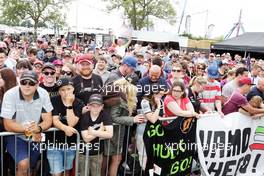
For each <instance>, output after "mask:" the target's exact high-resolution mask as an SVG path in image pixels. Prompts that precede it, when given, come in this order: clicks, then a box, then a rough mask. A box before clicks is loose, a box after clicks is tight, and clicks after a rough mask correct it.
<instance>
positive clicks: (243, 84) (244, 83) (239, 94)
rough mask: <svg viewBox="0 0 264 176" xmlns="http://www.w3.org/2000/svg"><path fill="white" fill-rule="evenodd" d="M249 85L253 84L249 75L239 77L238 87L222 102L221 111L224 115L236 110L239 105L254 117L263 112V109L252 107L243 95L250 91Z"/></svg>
mask: <svg viewBox="0 0 264 176" xmlns="http://www.w3.org/2000/svg"><path fill="white" fill-rule="evenodd" d="M251 85H253V84H252V82H251V79H250V78H249V77H242V78H240V79H239V81H238V89H237V90H235V91H234V92H233V93H232V95H231V96H230V98H229V99H228V100H227V102H226V103H225V104H224V107H223V113H224V114H225V115H227V114H229V113H232V112H238V110H239V108H240V107H241V108H242V109H244V110H245V111H247V112H248V113H250V114H251V115H253V116H252V117H256V116H257V115H258V114H262V113H264V109H257V108H254V107H252V106H251V105H250V104H249V103H248V101H247V98H246V97H245V95H246V94H247V93H248V92H249V91H250V88H251Z"/></svg>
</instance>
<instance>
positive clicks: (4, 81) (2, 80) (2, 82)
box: [0, 68, 17, 175]
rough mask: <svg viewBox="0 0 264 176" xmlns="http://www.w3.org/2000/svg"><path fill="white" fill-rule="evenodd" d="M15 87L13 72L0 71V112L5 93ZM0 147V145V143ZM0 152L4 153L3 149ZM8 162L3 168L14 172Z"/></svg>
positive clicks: (0, 123) (12, 164) (1, 127)
mask: <svg viewBox="0 0 264 176" xmlns="http://www.w3.org/2000/svg"><path fill="white" fill-rule="evenodd" d="M16 85H17V79H16V75H15V73H14V72H13V70H12V69H9V68H2V69H0V112H1V106H2V101H3V97H4V94H5V92H7V91H8V90H9V89H11V88H13V87H15V86H16ZM2 131H4V125H3V120H2V117H1V118H0V132H2ZM0 142H1V141H0ZM0 146H2V145H1V143H0ZM1 151H4V149H3V150H1ZM1 155H2V153H1V154H0V158H1V157H2V156H1ZM5 159H6V158H5V157H4V160H3V161H5ZM9 161H10V160H7V161H5V162H4V167H7V168H9V169H10V170H11V171H12V172H14V170H15V168H14V165H15V164H14V163H12V162H11V163H10V162H9ZM5 164H6V165H5ZM0 168H1V166H0ZM1 169H3V168H1ZM6 170H7V169H4V175H7V173H5V171H6ZM11 174H14V173H11Z"/></svg>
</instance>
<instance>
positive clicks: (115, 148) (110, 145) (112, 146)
mask: <svg viewBox="0 0 264 176" xmlns="http://www.w3.org/2000/svg"><path fill="white" fill-rule="evenodd" d="M122 152H123V140H121V141H119V142H117V141H114V140H112V139H109V140H104V156H113V155H120V154H122Z"/></svg>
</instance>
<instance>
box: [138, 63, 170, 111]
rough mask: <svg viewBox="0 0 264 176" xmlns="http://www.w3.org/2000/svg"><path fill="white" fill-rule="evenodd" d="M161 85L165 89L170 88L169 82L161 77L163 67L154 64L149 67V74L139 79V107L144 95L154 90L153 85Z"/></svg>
mask: <svg viewBox="0 0 264 176" xmlns="http://www.w3.org/2000/svg"><path fill="white" fill-rule="evenodd" d="M153 84H155V85H159V86H160V87H162V88H163V89H164V91H166V90H168V85H167V82H166V80H165V79H164V78H162V77H161V67H160V66H158V65H152V66H151V67H150V69H149V75H148V76H146V77H143V78H141V79H140V80H139V81H138V84H137V87H138V93H137V98H138V104H137V105H138V106H137V107H138V108H139V109H141V100H142V98H143V96H144V95H146V94H150V93H151V92H152V90H151V89H152V88H153V87H152V85H153Z"/></svg>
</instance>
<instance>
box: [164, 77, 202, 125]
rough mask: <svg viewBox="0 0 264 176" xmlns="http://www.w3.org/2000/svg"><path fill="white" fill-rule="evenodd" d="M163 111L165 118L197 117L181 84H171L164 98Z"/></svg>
mask: <svg viewBox="0 0 264 176" xmlns="http://www.w3.org/2000/svg"><path fill="white" fill-rule="evenodd" d="M164 110H165V116H166V117H173V116H181V117H198V113H196V112H195V111H194V108H193V105H192V103H191V102H190V100H189V98H188V97H187V95H186V92H185V86H184V84H183V83H182V82H174V83H173V85H172V87H171V89H170V92H169V93H168V95H167V96H166V97H165V100H164ZM165 124H167V123H165Z"/></svg>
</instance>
